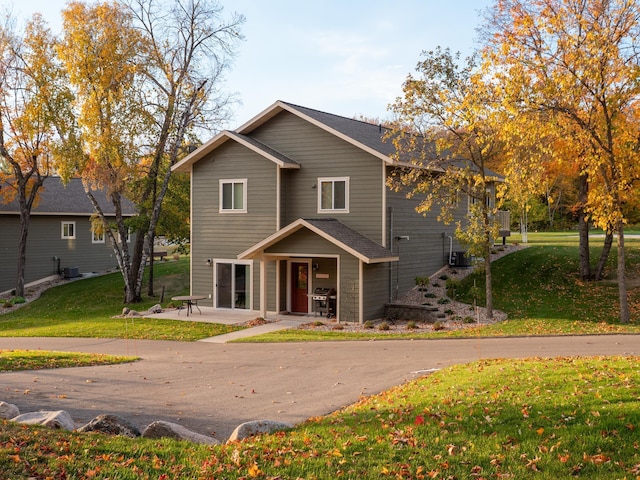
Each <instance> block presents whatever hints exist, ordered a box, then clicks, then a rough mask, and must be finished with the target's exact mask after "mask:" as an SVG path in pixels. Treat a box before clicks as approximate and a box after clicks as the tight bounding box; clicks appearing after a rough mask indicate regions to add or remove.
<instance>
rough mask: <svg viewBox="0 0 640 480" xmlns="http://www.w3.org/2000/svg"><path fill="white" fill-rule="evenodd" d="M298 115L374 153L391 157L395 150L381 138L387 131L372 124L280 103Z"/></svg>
mask: <svg viewBox="0 0 640 480" xmlns="http://www.w3.org/2000/svg"><path fill="white" fill-rule="evenodd" d="M282 103H284V104H286V105H288V106H289V107H291V108H294V109H295V110H297V111H299V112H300V113H302V114H304V115H307V116H308V117H311V118H313V119H314V120H316V121H318V122H320V123H323V124H324V125H326V126H327V127H329V128H332V129H333V130H336V131H337V132H340V133H342V134H343V135H347V136H348V137H350V138H352V139H353V140H355V141H356V142H359V143H361V144H363V145H365V146H367V147H369V148H371V149H373V150H375V151H376V152H379V153H381V154H383V155H386V156H388V157H391V155H392V154H394V153H395V148H394V146H393V144H392V143H391V142H384V141H383V140H382V137H383V135H384V134H385V133H387V132H388V131H389V129H387V128H385V127H383V126H381V125H374V124H372V123H367V122H363V121H360V120H355V119H353V118H347V117H341V116H339V115H334V114H332V113H325V112H321V111H319V110H313V109H311V108H307V107H302V106H300V105H294V104H292V103H288V102H282Z"/></svg>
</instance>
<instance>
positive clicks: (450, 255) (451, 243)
mask: <svg viewBox="0 0 640 480" xmlns="http://www.w3.org/2000/svg"><path fill="white" fill-rule="evenodd" d="M442 235H445V234H444V233H443V234H442ZM447 238H448V239H449V265H451V257H452V256H453V237H452V236H451V235H447Z"/></svg>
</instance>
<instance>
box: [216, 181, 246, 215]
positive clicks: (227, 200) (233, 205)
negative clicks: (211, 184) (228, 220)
mask: <svg viewBox="0 0 640 480" xmlns="http://www.w3.org/2000/svg"><path fill="white" fill-rule="evenodd" d="M223 212H234V213H246V212H247V179H246V178H245V179H240V180H220V213H223Z"/></svg>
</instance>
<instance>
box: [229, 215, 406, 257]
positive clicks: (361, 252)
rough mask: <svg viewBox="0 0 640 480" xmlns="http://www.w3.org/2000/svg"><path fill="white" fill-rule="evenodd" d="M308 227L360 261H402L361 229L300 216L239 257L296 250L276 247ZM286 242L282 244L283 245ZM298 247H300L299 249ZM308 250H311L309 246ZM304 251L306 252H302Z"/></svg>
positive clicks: (331, 220) (288, 252)
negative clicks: (358, 230) (363, 233)
mask: <svg viewBox="0 0 640 480" xmlns="http://www.w3.org/2000/svg"><path fill="white" fill-rule="evenodd" d="M303 229H306V230H308V231H310V232H312V233H313V234H314V235H316V236H318V237H320V238H322V239H324V240H326V241H327V242H328V243H330V244H332V245H334V246H336V247H338V248H340V249H342V250H344V251H345V252H347V253H349V254H350V255H352V256H354V257H356V258H357V259H358V260H360V261H362V262H364V263H367V264H370V263H382V262H394V261H397V260H398V256H397V255H394V254H393V253H392V252H391V251H390V250H389V249H387V248H385V247H383V246H382V245H380V244H378V243H376V242H374V241H373V240H371V239H369V238H367V237H365V236H364V235H362V234H360V233H359V232H357V231H355V230H353V229H352V228H350V227H348V226H346V225H345V224H343V223H341V222H339V221H338V220H335V219H308V218H307V219H305V218H300V219H298V220H296V221H295V222H293V223H291V224H289V225H288V226H286V227H284V228H282V229H281V230H279V231H278V232H276V233H274V234H273V235H270V236H269V237H267V238H265V239H264V240H262V241H261V242H259V243H257V244H255V245H254V246H253V247H251V248H249V249H248V250H246V251H244V252H242V253H241V254H240V255H238V258H239V259H252V258H260V257H261V256H263V255H265V254H267V255H276V254H277V253H278V251H280V252H281V253H283V254H291V253H295V252H292V251H290V250H289V249H286V250H289V251H284V250H281V248H274V247H275V246H276V245H278V244H281V243H290V242H283V241H284V240H285V239H289V238H290V237H291V236H292V235H293V234H295V233H296V232H298V231H300V230H303ZM281 246H282V245H280V247H281ZM297 249H298V248H296V250H297ZM305 250H307V249H306V248H305ZM299 253H303V252H299ZM304 253H307V254H312V253H318V254H320V253H323V252H311V251H308V250H307V251H305V252H304Z"/></svg>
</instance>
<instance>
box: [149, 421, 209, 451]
mask: <svg viewBox="0 0 640 480" xmlns="http://www.w3.org/2000/svg"><path fill="white" fill-rule="evenodd" d="M142 436H143V437H145V438H162V437H169V438H175V439H177V440H187V441H189V442H193V443H202V444H205V445H219V444H220V441H219V440H217V439H215V438H213V437H209V436H207V435H202V434H200V433H197V432H193V431H191V430H189V429H187V428H185V427H183V426H182V425H178V424H177V423H171V422H165V421H163V420H158V421H157V422H153V423H152V424H150V425H149V426H148V427H147V428H145V429H144V431H143V432H142Z"/></svg>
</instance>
